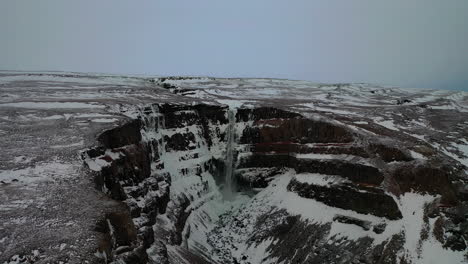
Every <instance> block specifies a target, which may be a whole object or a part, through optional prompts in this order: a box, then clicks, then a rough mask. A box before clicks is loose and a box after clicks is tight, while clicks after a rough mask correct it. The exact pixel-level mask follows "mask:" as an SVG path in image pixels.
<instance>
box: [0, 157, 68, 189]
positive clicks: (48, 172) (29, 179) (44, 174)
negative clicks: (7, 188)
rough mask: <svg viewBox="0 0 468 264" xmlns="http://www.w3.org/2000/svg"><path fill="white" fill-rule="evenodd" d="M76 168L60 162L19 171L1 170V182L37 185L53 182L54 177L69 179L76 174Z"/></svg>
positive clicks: (40, 164) (41, 164)
mask: <svg viewBox="0 0 468 264" xmlns="http://www.w3.org/2000/svg"><path fill="white" fill-rule="evenodd" d="M75 169H76V167H75V166H73V165H71V164H67V163H62V162H60V161H55V162H46V163H39V164H36V165H35V166H34V167H27V168H24V169H18V170H0V181H3V182H5V183H14V182H19V183H25V184H29V183H35V182H38V181H44V180H53V178H54V177H69V176H70V175H72V174H73V173H74V170H75Z"/></svg>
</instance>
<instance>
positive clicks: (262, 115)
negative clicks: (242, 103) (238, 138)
mask: <svg viewBox="0 0 468 264" xmlns="http://www.w3.org/2000/svg"><path fill="white" fill-rule="evenodd" d="M296 117H302V116H301V115H300V114H298V113H293V112H290V111H285V110H282V109H278V108H273V107H258V108H254V109H251V108H241V109H238V110H237V113H236V121H237V122H247V121H251V120H253V121H259V120H263V119H276V118H279V119H291V118H296Z"/></svg>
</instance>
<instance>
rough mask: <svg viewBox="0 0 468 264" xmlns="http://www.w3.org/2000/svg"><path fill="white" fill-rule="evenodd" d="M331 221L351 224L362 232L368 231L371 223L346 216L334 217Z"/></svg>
mask: <svg viewBox="0 0 468 264" xmlns="http://www.w3.org/2000/svg"><path fill="white" fill-rule="evenodd" d="M333 221H337V222H340V223H345V224H352V225H357V226H360V227H362V229H364V230H366V231H367V230H370V227H371V223H370V222H369V221H364V220H361V219H358V218H354V217H350V216H346V215H336V216H335V217H333Z"/></svg>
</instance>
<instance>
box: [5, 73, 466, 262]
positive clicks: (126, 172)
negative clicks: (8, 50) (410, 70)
mask: <svg viewBox="0 0 468 264" xmlns="http://www.w3.org/2000/svg"><path fill="white" fill-rule="evenodd" d="M0 139H1V140H0V149H1V151H0V263H4V264H13V263H15V264H18V263H129V264H130V263H154V264H169V263H171V264H172V263H173V264H179V263H190V264H192V263H219V264H221V263H223V264H224V263H236V264H247V263H250V264H257V263H258V264H260V263H263V264H267V263H407V264H410V263H435V264H440V263H468V259H467V257H468V253H467V252H468V249H467V247H468V93H466V92H460V91H446V90H422V89H401V88H394V87H378V86H376V85H370V84H321V83H312V82H307V81H292V80H281V79H235V78H209V77H150V76H118V75H104V74H80V73H63V72H29V73H25V72H11V71H10V72H9V71H3V72H0Z"/></svg>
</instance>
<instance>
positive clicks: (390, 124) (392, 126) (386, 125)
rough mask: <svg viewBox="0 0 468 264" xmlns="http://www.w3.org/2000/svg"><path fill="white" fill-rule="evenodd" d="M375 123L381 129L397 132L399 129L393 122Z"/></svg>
mask: <svg viewBox="0 0 468 264" xmlns="http://www.w3.org/2000/svg"><path fill="white" fill-rule="evenodd" d="M375 123H377V124H379V125H381V126H383V127H386V128H388V129H391V130H395V131H399V129H398V128H397V127H396V126H395V124H394V123H393V120H385V121H376V122H375Z"/></svg>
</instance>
